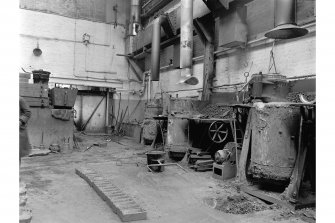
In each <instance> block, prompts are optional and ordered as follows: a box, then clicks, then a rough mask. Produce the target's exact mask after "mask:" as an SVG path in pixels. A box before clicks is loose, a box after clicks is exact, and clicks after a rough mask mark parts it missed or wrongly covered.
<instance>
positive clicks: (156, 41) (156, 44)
mask: <svg viewBox="0 0 335 223" xmlns="http://www.w3.org/2000/svg"><path fill="white" fill-rule="evenodd" d="M165 22H167V16H166V15H161V16H159V17H158V18H156V19H155V20H154V21H153V26H152V45H151V80H152V81H159V72H160V51H161V26H162V25H163V24H164V23H165Z"/></svg>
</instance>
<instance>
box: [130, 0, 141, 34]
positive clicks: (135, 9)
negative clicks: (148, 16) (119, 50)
mask: <svg viewBox="0 0 335 223" xmlns="http://www.w3.org/2000/svg"><path fill="white" fill-rule="evenodd" d="M140 13H141V7H140V0H131V3H130V26H129V34H130V35H132V36H135V35H136V34H137V32H138V30H139V29H140V27H141V18H140Z"/></svg>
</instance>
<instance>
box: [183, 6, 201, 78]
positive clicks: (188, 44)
mask: <svg viewBox="0 0 335 223" xmlns="http://www.w3.org/2000/svg"><path fill="white" fill-rule="evenodd" d="M180 10H181V11H180V15H181V16H180V68H181V71H180V76H181V78H180V81H179V83H185V84H189V85H197V84H198V83H199V80H198V78H196V77H193V72H192V58H193V0H181V7H180Z"/></svg>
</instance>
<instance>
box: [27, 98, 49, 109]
mask: <svg viewBox="0 0 335 223" xmlns="http://www.w3.org/2000/svg"><path fill="white" fill-rule="evenodd" d="M23 98H24V100H25V101H26V102H27V103H28V105H29V106H30V107H49V105H50V104H49V98H35V97H23Z"/></svg>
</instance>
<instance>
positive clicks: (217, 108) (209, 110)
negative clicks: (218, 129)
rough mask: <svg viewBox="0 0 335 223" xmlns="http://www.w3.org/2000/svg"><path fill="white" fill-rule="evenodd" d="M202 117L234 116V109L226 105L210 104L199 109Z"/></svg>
mask: <svg viewBox="0 0 335 223" xmlns="http://www.w3.org/2000/svg"><path fill="white" fill-rule="evenodd" d="M199 112H200V113H201V114H202V115H203V116H202V118H227V119H228V118H232V116H233V109H232V108H231V107H228V106H226V105H216V104H209V105H207V106H206V107H204V108H203V109H201V110H200V111H199Z"/></svg>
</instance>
